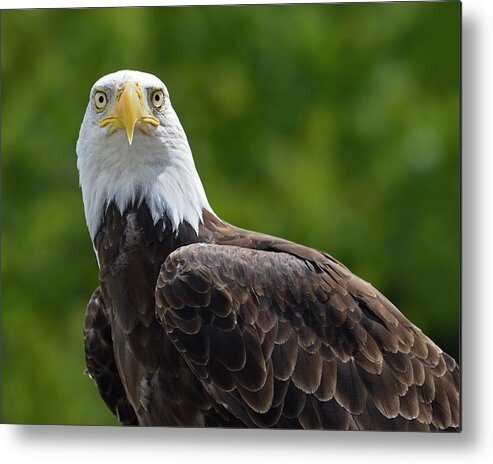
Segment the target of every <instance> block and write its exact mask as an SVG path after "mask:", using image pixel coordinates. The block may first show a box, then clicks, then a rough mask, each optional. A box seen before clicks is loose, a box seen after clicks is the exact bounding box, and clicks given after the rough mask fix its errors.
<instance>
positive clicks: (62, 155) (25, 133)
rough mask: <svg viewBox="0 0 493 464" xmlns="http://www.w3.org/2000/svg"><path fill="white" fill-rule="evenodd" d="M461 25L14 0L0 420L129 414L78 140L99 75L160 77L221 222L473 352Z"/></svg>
mask: <svg viewBox="0 0 493 464" xmlns="http://www.w3.org/2000/svg"><path fill="white" fill-rule="evenodd" d="M459 21H460V5H459V3H456V2H441V3H386V4H334V5H303V6H251V7H244V6H242V7H191V8H134V9H92V10H37V11H36V10H34V11H3V12H2V13H1V39H2V43H1V46H2V48H1V53H2V55H1V58H2V75H1V77H2V87H1V92H2V106H1V111H2V113H1V114H2V121H1V135H2V139H1V144H2V145H1V149H2V284H3V286H2V287H3V288H2V344H1V348H2V385H1V386H2V393H1V400H2V401H1V420H2V422H13V423H66V424H115V423H116V420H115V419H114V418H113V417H112V415H111V413H110V412H109V411H108V410H107V408H106V407H105V405H104V404H103V402H102V400H101V399H100V398H99V396H98V393H97V390H96V387H95V386H94V385H93V383H92V381H91V380H90V379H89V378H88V377H86V376H84V375H83V371H84V354H83V343H82V325H83V319H84V312H85V305H86V302H87V300H88V298H89V296H90V294H91V292H92V291H93V289H94V288H95V287H96V286H97V285H98V281H97V266H96V261H95V258H94V254H93V251H92V247H91V242H90V239H89V236H88V233H87V229H86V225H85V220H84V213H83V206H82V200H81V194H80V190H79V187H78V174H77V169H76V155H75V143H76V140H77V137H78V130H79V126H80V123H81V121H82V117H83V114H84V111H85V107H86V105H87V101H88V95H89V90H90V88H91V86H92V84H93V82H94V81H95V80H96V79H98V78H99V77H100V76H102V75H104V74H107V73H110V72H113V71H115V70H118V69H125V68H127V69H139V70H144V71H148V72H151V73H153V74H156V75H157V76H159V77H160V78H161V79H162V80H163V81H164V82H165V83H166V84H167V86H168V88H169V89H170V92H171V98H172V101H173V104H174V107H175V110H176V111H177V113H178V115H179V117H180V119H181V121H182V124H183V126H184V128H185V130H186V132H187V134H188V137H189V140H190V144H191V147H192V150H193V152H194V155H195V160H196V164H197V167H198V170H199V173H200V174H201V177H202V180H203V182H204V185H205V189H206V191H207V192H208V196H209V200H210V202H211V204H212V206H213V208H214V209H215V211H216V212H217V213H218V214H219V215H220V216H221V217H222V218H223V219H225V220H227V221H229V222H231V223H233V224H236V225H239V226H242V227H245V228H251V229H254V230H259V231H263V232H267V233H269V234H274V235H278V236H282V237H285V238H288V239H291V240H294V241H297V242H301V243H304V244H307V245H310V246H313V247H317V248H320V249H322V250H325V251H328V252H329V253H331V254H332V255H334V256H335V257H336V258H338V259H340V260H341V261H343V262H344V263H345V264H346V265H347V266H348V267H349V268H350V269H352V270H353V271H354V272H356V273H357V274H359V275H360V276H362V277H363V278H364V279H366V280H368V281H370V282H372V283H373V284H374V285H375V286H376V287H377V288H379V289H380V290H381V291H382V292H383V293H384V294H385V295H387V296H388V297H389V298H390V299H391V300H392V301H393V302H395V303H396V305H397V306H398V307H399V308H400V309H401V311H402V312H403V313H404V314H406V315H407V317H408V318H409V319H411V321H413V322H414V323H416V324H417V325H419V326H420V327H421V328H422V329H423V331H424V332H425V333H427V334H428V335H430V336H431V337H432V338H433V339H434V340H435V341H436V342H437V343H438V344H439V345H440V346H441V347H442V348H443V349H444V350H446V351H448V352H449V353H450V354H451V355H453V356H454V357H456V358H458V355H459V323H460V317H459V298H460V277H459V272H460V267H459V265H460V254H459V240H460V239H459V193H460V187H459V143H460V140H459V48H460V36H459Z"/></svg>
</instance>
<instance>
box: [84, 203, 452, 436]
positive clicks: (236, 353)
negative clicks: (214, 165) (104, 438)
mask: <svg viewBox="0 0 493 464" xmlns="http://www.w3.org/2000/svg"><path fill="white" fill-rule="evenodd" d="M171 230H172V227H171V224H170V222H169V220H168V219H167V217H166V216H164V217H163V219H161V220H160V221H159V222H158V223H157V224H154V222H153V220H152V218H151V215H150V212H149V209H148V208H147V206H146V205H145V203H143V204H141V205H139V206H137V205H135V206H129V208H128V209H127V210H126V211H125V213H124V214H120V213H119V212H118V208H117V207H116V206H115V205H114V204H110V205H109V207H108V208H106V209H105V213H104V218H103V222H102V225H101V227H100V229H99V232H98V233H97V235H96V237H95V240H94V243H95V247H96V251H97V253H98V256H99V262H100V281H101V289H100V290H99V289H98V290H96V292H95V294H94V295H93V297H92V299H91V301H90V302H89V305H88V309H87V316H86V324H85V329H84V334H85V348H86V360H87V368H88V371H89V373H90V374H91V376H92V377H93V378H94V379H95V381H96V383H97V385H98V388H99V391H100V393H101V396H102V397H103V399H104V400H105V402H106V403H107V405H108V406H109V407H110V409H111V410H112V411H113V412H114V413H115V414H116V415H117V417H118V418H119V420H120V421H121V422H122V423H123V424H136V423H138V424H141V425H179V426H225V427H228V426H230V427H231V426H233V427H281V428H324V429H343V430H346V429H366V430H369V429H371V430H424V431H426V430H457V429H458V427H459V424H460V417H459V409H460V408H459V368H458V366H457V364H456V362H455V361H454V360H453V359H452V358H451V357H449V356H448V355H447V354H445V353H443V352H442V351H441V350H440V349H439V348H438V347H437V346H436V345H435V344H434V343H433V342H432V341H431V340H430V339H429V338H428V337H426V336H425V335H424V334H423V333H422V332H421V331H420V329H418V328H417V327H416V326H414V325H413V324H412V323H411V322H409V321H408V320H407V319H406V318H405V317H404V316H403V315H402V314H401V313H400V312H399V311H398V310H397V309H396V308H395V307H394V306H393V305H392V303H390V302H389V301H388V300H387V299H386V298H385V297H384V296H383V295H381V294H380V293H379V292H378V291H377V290H375V289H374V288H373V287H372V286H371V285H370V284H368V283H367V282H365V281H363V280H361V279H360V278H359V277H357V276H355V275H354V274H352V273H351V272H350V271H349V270H348V269H347V268H346V267H344V266H343V265H342V264H340V263H339V262H338V261H336V260H335V259H333V258H332V257H330V256H329V255H327V254H325V253H322V252H319V251H317V250H314V249H311V248H307V247H305V246H302V245H298V244H295V243H292V242H289V241H285V240H282V239H278V238H274V237H270V236H267V235H264V234H260V233H254V232H250V231H246V230H242V229H239V228H236V227H234V226H231V225H229V224H227V223H225V222H223V221H221V220H220V219H218V218H217V217H215V216H214V215H212V214H211V213H210V212H208V211H207V210H204V211H203V223H202V224H201V225H200V228H199V231H198V234H197V233H196V232H195V231H194V230H193V229H192V228H191V227H190V226H189V225H188V224H187V223H186V222H184V223H182V224H181V225H180V227H179V229H178V230H177V233H172V232H171Z"/></svg>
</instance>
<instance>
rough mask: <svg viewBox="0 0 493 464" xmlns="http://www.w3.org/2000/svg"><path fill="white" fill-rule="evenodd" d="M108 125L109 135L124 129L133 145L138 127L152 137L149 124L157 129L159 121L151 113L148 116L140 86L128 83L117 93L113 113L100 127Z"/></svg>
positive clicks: (103, 120)
mask: <svg viewBox="0 0 493 464" xmlns="http://www.w3.org/2000/svg"><path fill="white" fill-rule="evenodd" d="M108 124H110V129H109V131H108V135H111V134H112V133H113V132H115V130H117V129H119V128H122V129H123V128H124V129H125V130H126V132H127V137H128V143H129V145H132V141H133V138H134V131H135V128H136V127H138V128H139V129H141V130H142V131H143V132H144V133H146V134H147V135H150V134H151V132H150V130H149V127H148V126H147V124H151V125H153V126H155V127H157V126H159V120H158V119H157V118H155V117H154V116H152V115H151V114H149V113H147V114H146V112H145V108H144V103H143V101H142V90H141V89H140V87H139V84H138V83H137V82H126V83H125V84H123V86H122V87H121V89H119V91H118V92H117V95H116V101H115V106H114V109H113V112H112V113H111V114H110V115H109V116H107V117H106V118H104V119H102V120H101V121H100V123H99V125H100V127H104V126H106V125H108Z"/></svg>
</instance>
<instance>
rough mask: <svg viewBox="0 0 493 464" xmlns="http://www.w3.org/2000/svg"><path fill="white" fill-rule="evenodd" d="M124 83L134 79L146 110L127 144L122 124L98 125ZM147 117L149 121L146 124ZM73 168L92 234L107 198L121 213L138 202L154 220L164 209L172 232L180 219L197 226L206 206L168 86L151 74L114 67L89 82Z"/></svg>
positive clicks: (94, 231) (114, 101)
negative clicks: (86, 103) (157, 95)
mask: <svg viewBox="0 0 493 464" xmlns="http://www.w3.org/2000/svg"><path fill="white" fill-rule="evenodd" d="M127 83H132V84H137V86H138V88H137V91H138V96H139V100H138V101H140V103H141V105H142V109H143V111H145V115H146V119H144V118H143V119H142V121H144V122H139V127H140V128H141V129H142V130H139V128H136V129H135V133H134V136H133V140H132V143H131V144H130V143H129V138H128V137H127V134H126V133H125V130H124V129H116V130H115V129H114V128H113V129H112V128H111V127H108V126H107V125H105V124H103V125H100V123H101V120H102V119H103V118H108V119H109V116H111V111H112V110H115V108H116V107H117V106H118V102H117V100H118V99H119V97H120V95H121V92H122V87H123V86H124V85H126V84H127ZM156 89H157V90H160V91H161V90H162V92H160V95H161V96H162V97H164V103H163V102H162V101H161V102H160V106H159V107H158V106H157V104H156V105H155V102H153V101H152V99H153V98H154V97H153V95H154V92H155V91H156ZM101 93H102V94H103V95H101ZM96 97H97V101H96ZM104 97H105V98H106V101H104ZM156 98H157V97H156ZM100 107H102V108H100ZM148 119H151V120H153V121H155V123H154V124H148V123H147V122H146V120H148ZM157 121H159V125H157ZM102 126H103V127H102ZM113 130H114V132H112V131H113ZM77 167H78V169H79V177H80V185H81V188H82V196H83V201H84V210H85V214H86V221H87V226H88V228H89V233H90V235H91V238H92V239H94V237H95V235H96V233H97V231H98V228H99V226H100V224H101V219H102V214H103V208H104V207H105V205H108V204H109V203H110V202H112V201H114V202H115V204H116V205H117V207H118V208H119V210H120V212H121V213H123V212H124V211H125V209H126V207H127V206H128V205H129V204H131V203H133V202H136V201H137V202H139V201H144V202H146V203H147V205H148V207H149V209H150V211H151V214H152V217H153V219H154V222H155V223H156V222H157V221H159V219H160V218H162V217H163V215H164V214H167V215H168V217H169V219H170V220H171V224H172V227H173V230H174V231H175V230H176V229H177V228H178V226H179V225H180V224H181V223H182V222H183V221H186V222H188V223H189V224H190V225H191V226H192V227H193V228H194V229H195V230H196V231H198V227H199V223H200V221H201V220H202V209H203V208H205V209H208V210H209V211H212V209H211V207H210V205H209V202H208V201H207V197H206V195H205V192H204V188H203V186H202V183H201V181H200V178H199V175H198V173H197V170H196V169H195V164H194V161H193V157H192V152H191V150H190V146H189V144H188V140H187V137H186V135H185V132H184V130H183V128H182V126H181V124H180V121H179V120H178V116H177V115H176V113H175V111H174V110H173V107H172V106H171V102H170V100H169V94H168V91H167V89H166V87H165V85H164V84H163V83H162V82H161V81H160V80H159V79H158V78H157V77H155V76H153V75H152V74H147V73H142V72H138V71H119V72H116V73H114V74H109V75H107V76H104V77H102V78H101V79H99V80H98V81H97V82H96V83H95V84H94V86H93V88H92V89H91V94H90V100H89V104H88V106H87V109H86V113H85V116H84V120H83V122H82V126H81V128H80V133H79V139H78V141H77Z"/></svg>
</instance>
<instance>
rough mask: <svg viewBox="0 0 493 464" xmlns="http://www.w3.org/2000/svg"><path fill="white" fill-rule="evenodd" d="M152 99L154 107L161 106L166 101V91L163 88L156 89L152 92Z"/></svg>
mask: <svg viewBox="0 0 493 464" xmlns="http://www.w3.org/2000/svg"><path fill="white" fill-rule="evenodd" d="M151 100H152V104H153V105H154V108H161V106H163V103H164V92H163V91H162V90H154V92H152V96H151Z"/></svg>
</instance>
